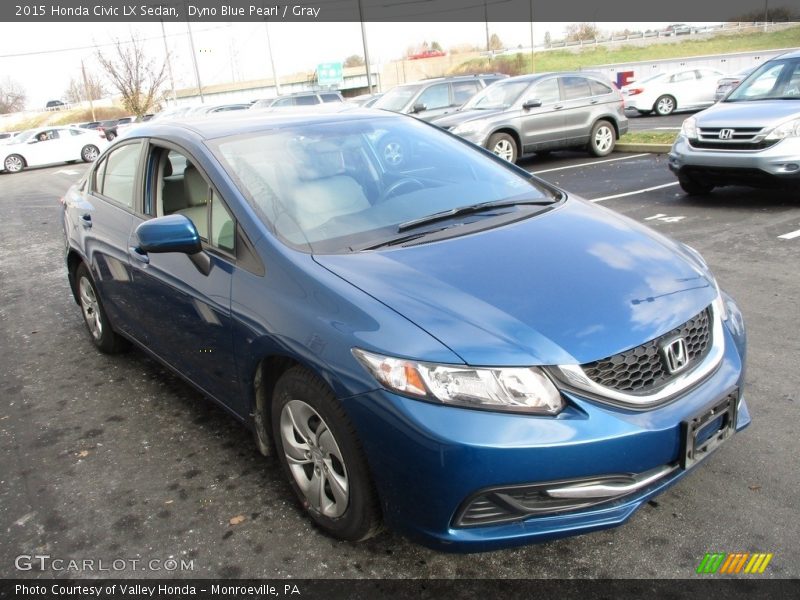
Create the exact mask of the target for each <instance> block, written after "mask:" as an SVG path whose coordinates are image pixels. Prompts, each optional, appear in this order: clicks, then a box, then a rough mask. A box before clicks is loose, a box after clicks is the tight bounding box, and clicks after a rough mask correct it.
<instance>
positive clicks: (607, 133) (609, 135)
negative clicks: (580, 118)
mask: <svg viewBox="0 0 800 600" xmlns="http://www.w3.org/2000/svg"><path fill="white" fill-rule="evenodd" d="M616 142H617V132H616V130H615V129H614V126H613V125H612V124H611V123H609V122H608V121H598V122H597V123H595V124H594V127H592V133H591V135H590V136H589V152H591V153H592V154H593V155H594V156H608V155H609V154H611V152H612V151H613V150H614V145H615V144H616Z"/></svg>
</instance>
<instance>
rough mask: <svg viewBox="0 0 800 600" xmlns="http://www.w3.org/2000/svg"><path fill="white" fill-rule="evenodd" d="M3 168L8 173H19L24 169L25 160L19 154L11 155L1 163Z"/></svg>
mask: <svg viewBox="0 0 800 600" xmlns="http://www.w3.org/2000/svg"><path fill="white" fill-rule="evenodd" d="M3 167H4V168H5V170H6V171H7V172H8V173H19V172H20V171H22V169H24V168H25V159H24V158H22V157H21V156H20V155H19V154H12V155H11V156H7V157H6V159H5V160H4V161H3Z"/></svg>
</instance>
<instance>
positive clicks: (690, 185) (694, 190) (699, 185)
mask: <svg viewBox="0 0 800 600" xmlns="http://www.w3.org/2000/svg"><path fill="white" fill-rule="evenodd" d="M678 183H679V184H680V186H681V188H682V189H683V191H684V192H686V193H687V194H688V195H689V196H699V195H701V194H708V193H710V192H711V190H713V189H714V184H711V183H706V182H704V181H697V179H695V178H694V177H689V176H688V175H681V176H680V177H678Z"/></svg>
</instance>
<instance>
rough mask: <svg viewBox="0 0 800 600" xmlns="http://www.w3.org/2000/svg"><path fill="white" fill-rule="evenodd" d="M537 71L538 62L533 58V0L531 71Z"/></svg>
mask: <svg viewBox="0 0 800 600" xmlns="http://www.w3.org/2000/svg"><path fill="white" fill-rule="evenodd" d="M535 72H536V63H535V62H534V58H533V0H531V73H535Z"/></svg>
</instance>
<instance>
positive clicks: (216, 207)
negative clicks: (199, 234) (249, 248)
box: [210, 192, 236, 252]
mask: <svg viewBox="0 0 800 600" xmlns="http://www.w3.org/2000/svg"><path fill="white" fill-rule="evenodd" d="M235 239H236V223H235V222H234V220H233V217H231V215H230V213H229V212H228V209H227V208H225V205H224V204H223V203H222V201H221V200H220V199H219V198H218V197H217V195H216V194H214V193H213V192H212V194H211V240H210V242H211V245H212V246H216V247H217V248H221V249H223V250H227V251H228V252H233V251H234V248H235V246H234V240H235Z"/></svg>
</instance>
